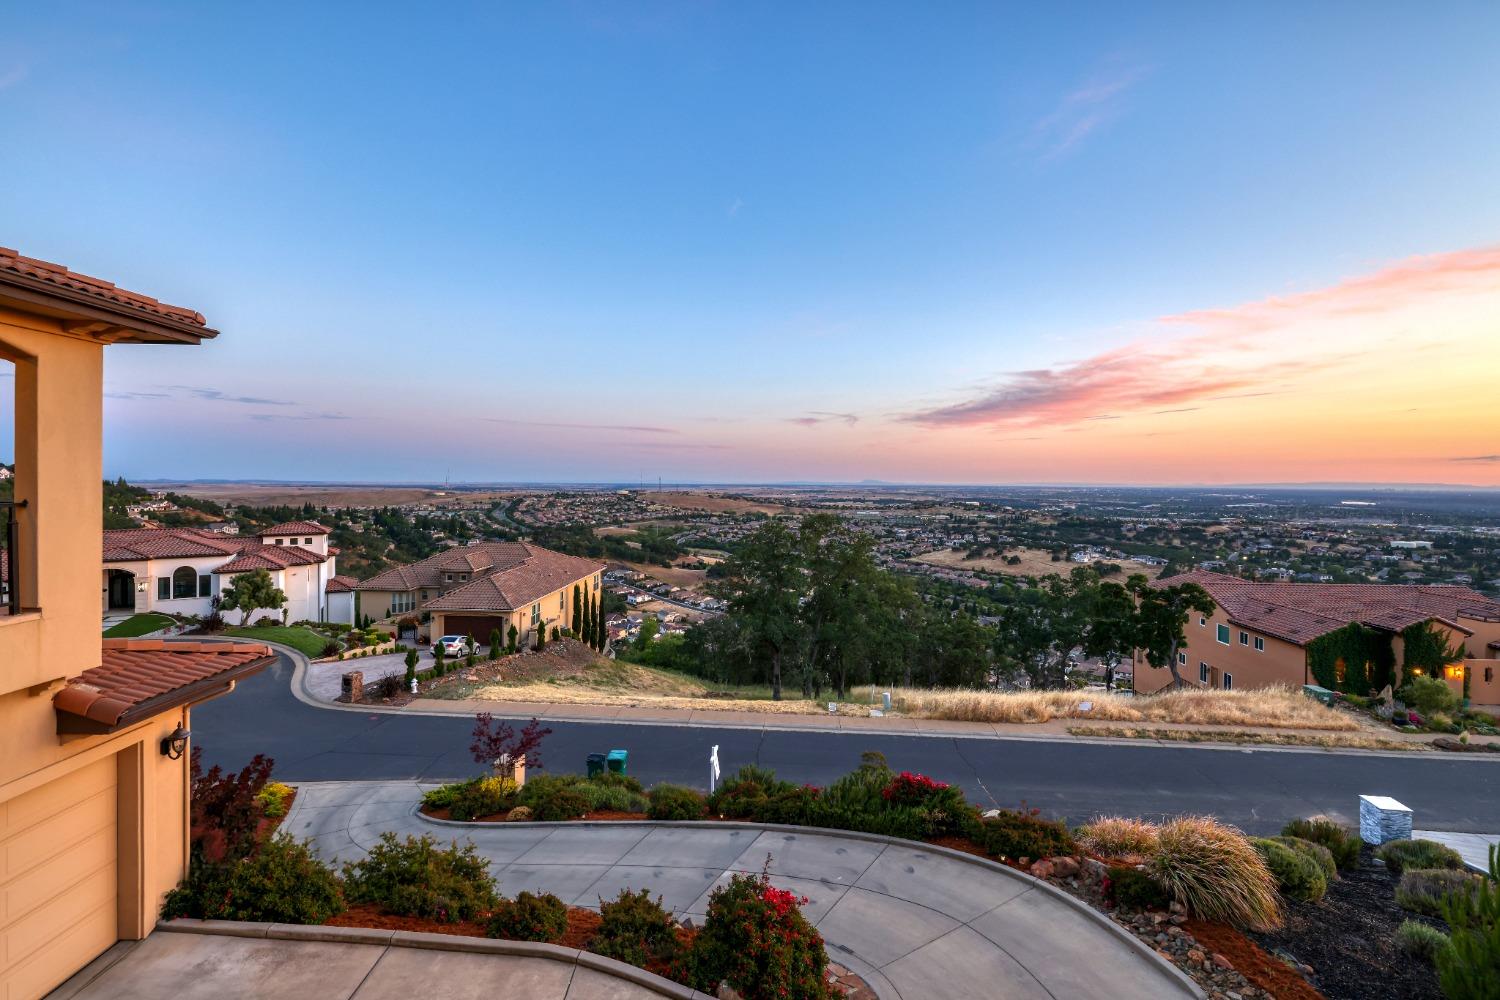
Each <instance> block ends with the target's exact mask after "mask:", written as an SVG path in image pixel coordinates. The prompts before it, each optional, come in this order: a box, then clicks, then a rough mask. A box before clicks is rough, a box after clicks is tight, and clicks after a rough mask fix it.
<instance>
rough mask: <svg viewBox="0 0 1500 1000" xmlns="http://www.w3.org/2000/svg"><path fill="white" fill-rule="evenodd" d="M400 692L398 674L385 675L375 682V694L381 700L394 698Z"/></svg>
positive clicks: (400, 686)
mask: <svg viewBox="0 0 1500 1000" xmlns="http://www.w3.org/2000/svg"><path fill="white" fill-rule="evenodd" d="M401 690H402V685H401V675H400V674H387V675H386V676H384V677H382V678H380V680H378V681H376V682H375V693H376V694H377V695H378V696H379V697H381V698H394V697H396V696H397V695H399V694H400V693H401Z"/></svg>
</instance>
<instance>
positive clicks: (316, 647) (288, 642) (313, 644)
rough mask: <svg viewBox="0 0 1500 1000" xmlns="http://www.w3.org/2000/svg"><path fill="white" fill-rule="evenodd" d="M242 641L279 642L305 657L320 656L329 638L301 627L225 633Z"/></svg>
mask: <svg viewBox="0 0 1500 1000" xmlns="http://www.w3.org/2000/svg"><path fill="white" fill-rule="evenodd" d="M224 634H225V635H232V636H235V637H237V638H240V639H256V640H259V641H260V642H279V643H281V644H282V645H283V646H291V647H292V648H293V649H295V650H296V651H297V652H299V653H301V654H302V655H303V656H307V657H314V656H320V655H322V652H323V647H324V646H326V645H328V637H327V636H326V635H319V634H318V633H317V632H314V631H313V630H312V629H310V628H304V627H303V626H301V625H293V626H290V627H289V626H286V625H252V626H250V627H249V628H232V629H228V630H226V631H225V633H224Z"/></svg>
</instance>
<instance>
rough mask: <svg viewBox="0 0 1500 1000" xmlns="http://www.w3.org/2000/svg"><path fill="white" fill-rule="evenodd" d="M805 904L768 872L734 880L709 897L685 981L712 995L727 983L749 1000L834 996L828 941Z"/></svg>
mask: <svg viewBox="0 0 1500 1000" xmlns="http://www.w3.org/2000/svg"><path fill="white" fill-rule="evenodd" d="M806 902H807V900H806V899H805V898H800V897H797V896H795V895H793V894H792V893H790V892H787V891H786V890H784V889H777V888H775V887H773V886H772V885H771V883H770V880H769V879H768V878H767V877H766V875H765V874H764V873H762V874H761V875H759V876H755V875H734V876H731V877H730V880H729V884H728V885H726V886H724V887H723V888H721V889H716V890H714V892H713V893H712V894H710V896H709V899H708V915H707V917H706V919H705V920H704V922H703V929H702V930H701V931H700V932H699V933H698V936H697V937H696V938H695V939H694V941H693V946H692V950H691V951H690V952H689V954H688V955H687V957H686V960H685V961H684V962H683V963H682V967H681V968H680V970H679V971H680V972H681V973H682V978H683V979H685V980H686V981H687V982H689V983H691V984H692V985H693V986H695V987H697V988H698V989H699V990H700V991H702V992H704V993H707V994H709V995H717V993H718V986H719V984H720V983H728V984H729V986H730V987H731V988H733V989H734V991H735V992H736V993H737V994H738V995H739V996H741V997H743V998H744V1000H773V998H782V997H798V998H805V1000H827V998H831V997H832V996H833V995H834V994H832V993H831V992H830V991H829V988H828V982H827V971H828V953H827V952H826V951H825V950H824V948H823V938H822V937H821V936H820V935H819V934H818V932H817V931H816V930H815V929H814V928H813V926H812V924H810V923H808V922H807V918H805V917H804V916H803V915H802V911H801V910H800V909H799V905H800V904H802V903H806Z"/></svg>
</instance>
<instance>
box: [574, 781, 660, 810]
mask: <svg viewBox="0 0 1500 1000" xmlns="http://www.w3.org/2000/svg"><path fill="white" fill-rule="evenodd" d="M573 787H574V789H575V790H576V791H577V792H578V794H579V795H581V796H583V798H584V800H585V801H587V802H588V806H589V807H588V810H587V811H589V812H594V811H596V810H605V809H608V810H611V811H613V812H628V813H643V812H645V811H646V806H647V801H646V796H644V795H642V794H641V793H640V792H632V791H631V790H630V789H628V788H625V787H624V786H621V785H601V784H598V783H596V782H593V781H585V782H583V783H581V784H578V785H574V786H573Z"/></svg>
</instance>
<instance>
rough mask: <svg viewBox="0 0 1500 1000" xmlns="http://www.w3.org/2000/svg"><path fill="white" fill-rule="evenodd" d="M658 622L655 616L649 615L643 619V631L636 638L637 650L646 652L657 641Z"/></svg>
mask: <svg viewBox="0 0 1500 1000" xmlns="http://www.w3.org/2000/svg"><path fill="white" fill-rule="evenodd" d="M656 632H657V622H656V616H655V615H647V616H646V617H645V618H642V619H641V630H640V632H639V633H638V634H637V635H636V637H635V648H636V649H637V650H641V651H644V650H646V649H648V648H649V647H650V646H651V643H652V641H653V640H655V639H656Z"/></svg>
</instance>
